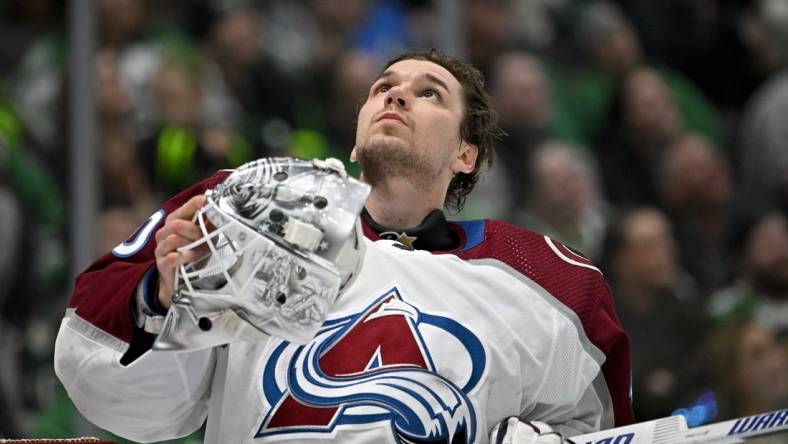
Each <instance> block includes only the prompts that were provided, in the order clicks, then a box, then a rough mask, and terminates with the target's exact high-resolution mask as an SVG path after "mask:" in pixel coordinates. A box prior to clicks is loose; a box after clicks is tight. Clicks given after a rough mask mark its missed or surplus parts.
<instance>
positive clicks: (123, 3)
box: [98, 0, 146, 44]
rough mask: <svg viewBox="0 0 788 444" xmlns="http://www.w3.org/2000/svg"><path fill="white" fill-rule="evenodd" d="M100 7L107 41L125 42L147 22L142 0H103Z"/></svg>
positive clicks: (103, 35)
mask: <svg viewBox="0 0 788 444" xmlns="http://www.w3.org/2000/svg"><path fill="white" fill-rule="evenodd" d="M98 9H99V13H100V14H101V20H99V23H100V24H101V32H102V37H103V40H104V42H105V43H110V44H120V43H123V42H124V41H125V40H126V39H127V38H128V37H130V36H131V35H132V34H134V33H135V32H136V31H137V30H139V29H141V28H142V26H143V25H144V24H145V18H146V17H145V15H146V14H145V4H144V2H142V1H140V0H101V1H100V2H99V3H98Z"/></svg>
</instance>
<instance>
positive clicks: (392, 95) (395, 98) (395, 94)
mask: <svg viewBox="0 0 788 444" xmlns="http://www.w3.org/2000/svg"><path fill="white" fill-rule="evenodd" d="M391 104H394V105H397V106H400V107H402V108H405V107H406V106H407V104H408V102H407V101H406V100H405V94H404V92H403V91H402V88H399V87H394V88H391V89H389V91H388V95H386V105H391Z"/></svg>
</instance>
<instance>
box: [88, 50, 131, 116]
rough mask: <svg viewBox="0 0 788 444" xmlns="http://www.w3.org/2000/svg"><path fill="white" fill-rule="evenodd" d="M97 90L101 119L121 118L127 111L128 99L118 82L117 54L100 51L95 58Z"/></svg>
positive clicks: (112, 51) (109, 51) (110, 51)
mask: <svg viewBox="0 0 788 444" xmlns="http://www.w3.org/2000/svg"><path fill="white" fill-rule="evenodd" d="M96 64H97V76H96V79H97V80H98V88H97V102H98V107H99V112H100V113H101V117H102V118H105V119H111V118H113V117H123V116H125V114H126V112H127V111H128V109H129V103H128V97H127V96H126V92H125V91H124V90H123V86H122V85H121V81H120V69H119V67H118V54H117V52H116V51H114V50H111V49H102V50H101V51H99V53H98V55H97V57H96Z"/></svg>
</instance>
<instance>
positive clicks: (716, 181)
mask: <svg viewBox="0 0 788 444" xmlns="http://www.w3.org/2000/svg"><path fill="white" fill-rule="evenodd" d="M662 189H663V194H664V198H665V200H666V204H667V205H668V206H670V207H671V208H689V207H695V208H707V207H709V206H712V207H718V206H720V205H724V204H726V203H727V202H728V200H729V199H730V197H731V193H732V188H731V177H730V170H729V168H728V165H727V163H726V162H725V160H724V159H723V158H722V156H720V154H719V153H718V152H717V150H716V149H715V148H714V147H713V146H712V145H711V141H709V140H708V139H707V138H705V137H703V136H700V135H689V136H685V137H682V138H681V139H680V140H678V141H677V142H676V143H675V144H673V145H671V146H670V147H669V149H668V150H667V151H666V153H665V159H664V171H663V177H662Z"/></svg>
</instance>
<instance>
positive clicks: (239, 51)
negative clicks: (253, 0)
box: [211, 8, 259, 65]
mask: <svg viewBox="0 0 788 444" xmlns="http://www.w3.org/2000/svg"><path fill="white" fill-rule="evenodd" d="M257 23H258V16H257V13H256V11H255V10H254V9H253V8H241V9H237V10H234V11H232V12H229V13H227V14H226V15H224V16H222V17H221V18H220V19H219V21H218V22H217V23H216V24H215V25H214V28H213V30H212V34H211V40H212V42H213V45H214V47H215V49H216V55H217V56H218V57H219V58H220V59H221V60H224V61H228V62H230V63H236V64H239V65H249V64H252V63H254V62H255V61H256V60H257V58H258V56H259V51H258V50H257V45H258V28H257V26H258V25H257Z"/></svg>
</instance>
